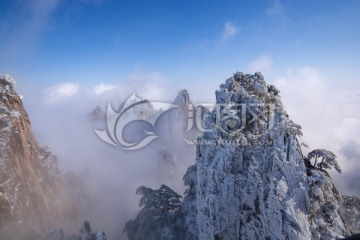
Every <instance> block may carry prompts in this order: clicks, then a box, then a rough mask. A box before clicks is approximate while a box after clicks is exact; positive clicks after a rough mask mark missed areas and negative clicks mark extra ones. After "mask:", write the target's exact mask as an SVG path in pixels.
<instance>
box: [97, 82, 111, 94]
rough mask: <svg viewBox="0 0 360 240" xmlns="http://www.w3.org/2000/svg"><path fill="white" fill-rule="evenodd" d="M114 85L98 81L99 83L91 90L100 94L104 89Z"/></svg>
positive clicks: (109, 88) (108, 89) (107, 89)
mask: <svg viewBox="0 0 360 240" xmlns="http://www.w3.org/2000/svg"><path fill="white" fill-rule="evenodd" d="M114 87H115V86H114V85H112V84H105V83H100V84H99V85H96V86H94V87H93V90H94V93H95V95H100V94H102V93H104V92H106V91H110V90H112V89H113V88H114Z"/></svg>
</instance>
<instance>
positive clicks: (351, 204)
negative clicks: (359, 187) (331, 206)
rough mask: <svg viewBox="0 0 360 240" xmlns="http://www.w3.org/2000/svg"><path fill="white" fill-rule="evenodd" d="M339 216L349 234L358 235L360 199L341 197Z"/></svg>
mask: <svg viewBox="0 0 360 240" xmlns="http://www.w3.org/2000/svg"><path fill="white" fill-rule="evenodd" d="M342 199H343V202H342V205H341V207H340V212H341V215H342V217H343V219H344V222H345V225H346V227H347V228H348V229H349V231H350V233H351V234H359V233H360V197H359V196H342Z"/></svg>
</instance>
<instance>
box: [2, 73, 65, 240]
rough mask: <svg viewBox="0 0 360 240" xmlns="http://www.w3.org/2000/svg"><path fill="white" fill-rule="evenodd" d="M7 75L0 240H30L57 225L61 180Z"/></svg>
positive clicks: (3, 90) (60, 208) (55, 162)
mask: <svg viewBox="0 0 360 240" xmlns="http://www.w3.org/2000/svg"><path fill="white" fill-rule="evenodd" d="M14 84H15V82H14V80H13V79H12V78H11V77H10V76H9V75H1V76H0V232H1V234H2V237H1V239H17V237H18V236H19V238H21V237H23V238H24V239H31V238H29V237H26V236H28V235H27V234H28V233H29V232H36V233H42V232H45V231H46V230H47V229H49V228H52V227H54V226H56V225H58V224H59V222H60V218H61V211H62V204H61V194H60V191H61V190H62V187H63V186H62V181H61V176H60V172H59V169H58V165H57V162H58V160H57V158H56V156H54V155H53V154H52V153H51V151H50V149H49V148H48V147H40V146H39V145H38V143H37V142H36V140H35V138H34V136H33V134H32V131H31V124H30V120H29V118H28V115H27V113H26V111H25V109H24V107H23V104H22V100H21V99H22V98H21V97H20V96H19V95H18V94H17V93H16V92H15V90H14Z"/></svg>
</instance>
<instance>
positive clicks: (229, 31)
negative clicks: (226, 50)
mask: <svg viewBox="0 0 360 240" xmlns="http://www.w3.org/2000/svg"><path fill="white" fill-rule="evenodd" d="M237 32H238V29H237V27H236V26H235V24H234V23H232V22H230V21H228V22H226V23H225V26H224V30H223V33H222V39H224V40H228V39H230V38H232V37H234V36H235V35H236V33H237Z"/></svg>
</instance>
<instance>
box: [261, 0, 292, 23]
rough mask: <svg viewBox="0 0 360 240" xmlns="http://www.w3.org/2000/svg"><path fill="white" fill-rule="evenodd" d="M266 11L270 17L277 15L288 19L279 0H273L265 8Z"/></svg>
mask: <svg viewBox="0 0 360 240" xmlns="http://www.w3.org/2000/svg"><path fill="white" fill-rule="evenodd" d="M266 13H267V14H268V15H269V16H271V17H279V18H281V19H283V20H287V19H288V15H287V11H286V8H285V6H284V5H283V4H282V2H281V0H274V1H273V2H272V5H271V6H270V7H269V8H268V9H267V10H266Z"/></svg>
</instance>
